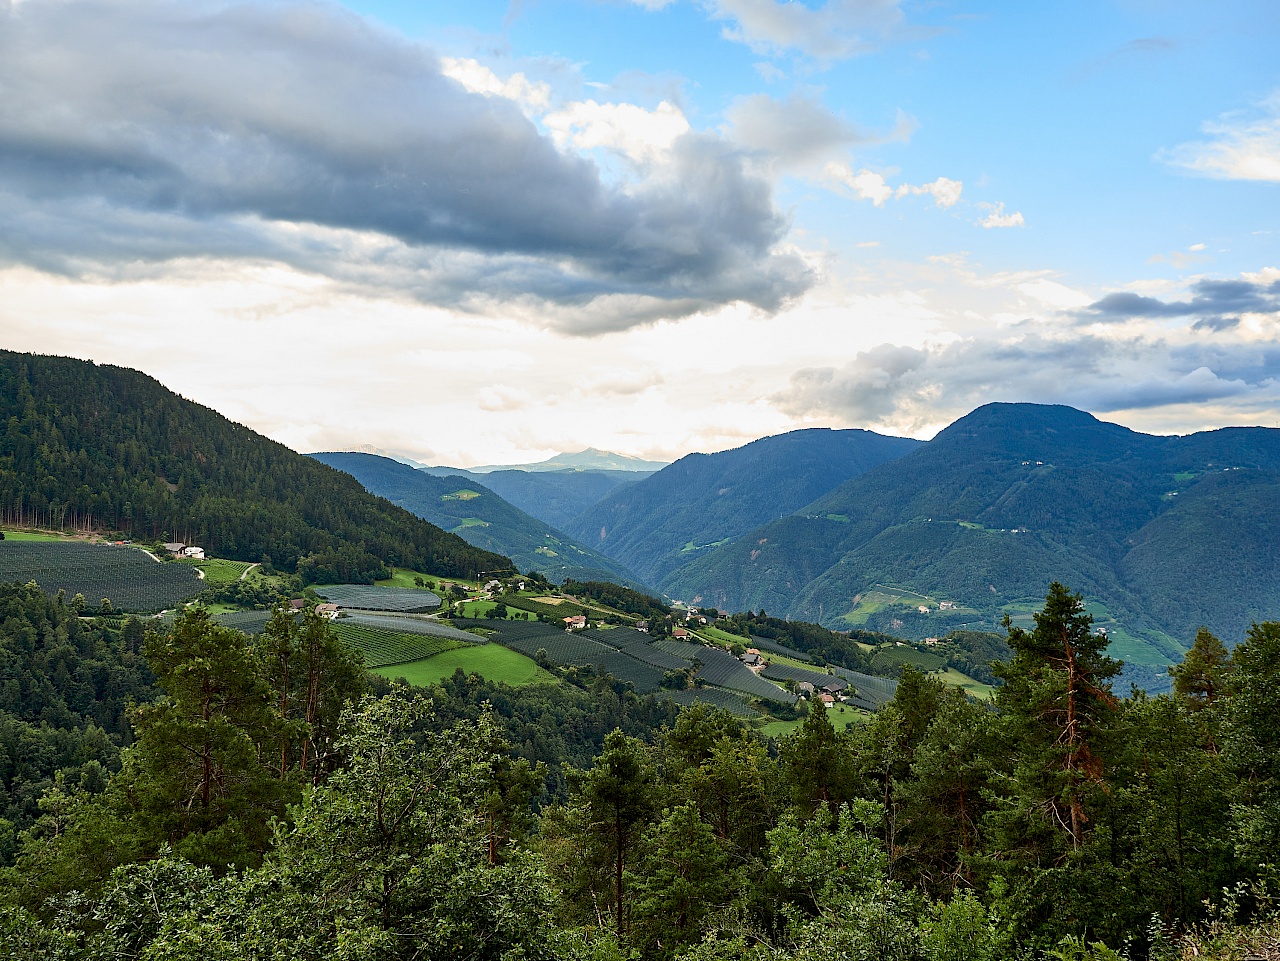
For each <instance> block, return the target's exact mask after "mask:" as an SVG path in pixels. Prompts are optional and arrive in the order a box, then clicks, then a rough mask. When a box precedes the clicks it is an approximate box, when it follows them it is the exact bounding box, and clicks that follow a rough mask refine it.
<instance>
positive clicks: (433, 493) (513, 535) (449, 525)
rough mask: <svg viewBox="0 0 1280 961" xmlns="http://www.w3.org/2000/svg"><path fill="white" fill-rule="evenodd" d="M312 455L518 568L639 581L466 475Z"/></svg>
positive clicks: (556, 576)
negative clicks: (428, 471) (504, 558)
mask: <svg viewBox="0 0 1280 961" xmlns="http://www.w3.org/2000/svg"><path fill="white" fill-rule="evenodd" d="M311 456H312V457H314V458H315V459H316V460H318V461H320V462H321V463H323V464H327V465H329V466H330V467H333V468H335V469H336V470H340V471H344V472H346V473H347V474H350V475H351V476H352V477H354V478H355V479H356V480H357V481H359V482H360V483H361V484H363V485H364V487H365V488H366V489H367V490H368V491H369V492H370V493H372V494H377V495H378V496H379V497H385V498H386V499H387V500H389V501H391V503H393V504H396V505H397V506H399V507H403V508H404V509H405V510H407V511H410V512H412V513H414V514H416V515H417V516H419V517H421V518H424V519H425V520H428V521H430V522H431V523H433V524H437V525H439V526H440V527H443V528H445V529H447V530H450V531H452V532H453V533H455V534H457V535H458V536H459V537H461V538H463V539H464V540H466V541H467V542H468V543H469V544H473V545H475V546H476V547H480V548H483V549H485V550H489V551H495V552H497V553H500V554H505V555H507V556H508V557H510V558H511V560H512V561H513V562H514V563H515V564H516V566H517V567H519V568H520V570H522V571H531V570H536V571H539V572H540V573H542V574H544V575H546V576H547V577H548V578H550V579H551V580H553V581H556V582H559V581H563V580H564V579H565V578H573V579H574V580H579V581H590V580H605V581H613V582H615V583H619V584H626V585H628V586H640V585H639V582H638V581H637V580H636V578H635V576H634V575H633V574H631V573H630V572H629V571H627V570H626V569H625V568H624V567H623V566H622V565H620V564H618V563H617V562H616V561H613V560H610V559H609V558H607V557H605V556H603V555H601V554H597V553H596V552H595V551H592V550H589V549H588V548H585V547H583V546H582V545H581V544H578V543H576V542H574V541H573V540H571V539H570V538H569V537H567V536H566V535H564V534H562V533H560V531H558V530H555V529H554V528H552V527H551V526H549V525H548V524H545V523H543V522H542V521H540V520H538V519H537V518H535V517H531V516H530V515H528V514H526V513H525V512H524V511H522V510H520V509H519V508H517V507H515V506H513V505H511V504H509V503H507V501H505V500H503V499H502V498H501V497H499V496H498V495H497V494H495V493H494V492H493V491H492V490H490V489H489V488H487V487H485V486H484V485H482V484H479V483H477V482H476V481H474V480H472V479H471V478H468V477H460V476H452V477H436V476H435V475H433V474H428V473H425V472H424V471H420V470H415V469H414V468H412V467H409V466H407V465H405V464H401V463H399V462H398V461H395V460H392V459H390V458H388V457H378V456H375V455H373V454H364V453H336V452H335V453H319V454H312V455H311Z"/></svg>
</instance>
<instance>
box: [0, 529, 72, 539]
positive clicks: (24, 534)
mask: <svg viewBox="0 0 1280 961" xmlns="http://www.w3.org/2000/svg"><path fill="white" fill-rule="evenodd" d="M4 539H5V540H7V541H65V540H69V538H67V537H64V536H63V535H61V534H46V533H45V532H44V531H5V532H4Z"/></svg>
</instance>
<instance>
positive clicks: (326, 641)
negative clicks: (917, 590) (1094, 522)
mask: <svg viewBox="0 0 1280 961" xmlns="http://www.w3.org/2000/svg"><path fill="white" fill-rule="evenodd" d="M18 590H21V589H18ZM6 630H7V628H6ZM1006 631H1007V645H1008V649H1009V652H1010V655H1009V657H1008V658H1007V659H1006V660H1004V661H1002V662H999V663H998V664H996V665H995V666H994V668H993V670H994V673H995V674H996V675H997V676H998V678H999V679H1000V680H1001V682H1002V683H1001V685H1000V687H999V689H998V691H997V694H996V699H995V702H994V704H992V705H987V704H980V703H977V702H974V701H972V700H970V699H968V698H967V697H966V696H965V695H963V694H962V693H961V692H959V691H957V690H955V689H950V688H945V687H943V686H942V685H941V684H940V683H939V682H938V681H937V680H936V679H935V678H932V677H929V676H926V675H923V674H920V673H919V672H917V671H914V670H913V669H911V668H909V667H908V668H905V669H904V671H903V674H902V676H901V678H900V682H899V686H898V690H897V694H896V696H895V698H894V700H893V701H892V702H891V703H889V704H888V705H886V706H885V707H884V708H883V709H882V710H881V711H880V712H879V713H878V714H877V715H876V716H875V717H874V719H873V720H871V721H870V722H868V723H866V724H865V725H861V726H859V725H851V726H845V727H841V728H838V727H837V726H836V725H835V724H833V722H832V719H833V717H838V716H839V715H831V714H829V713H827V712H826V711H825V710H823V709H822V707H821V706H820V705H817V704H815V705H814V707H813V708H812V709H811V710H810V711H809V712H808V714H807V716H806V717H805V719H804V721H803V723H802V725H801V726H800V727H799V729H798V730H797V732H796V733H795V734H794V735H792V736H790V737H788V738H784V739H782V740H780V741H776V742H775V741H772V740H769V739H764V738H761V737H760V736H759V735H758V734H757V733H756V732H755V731H753V730H752V729H751V728H750V727H747V726H744V725H743V724H742V723H741V722H740V721H738V720H736V719H735V718H733V717H732V716H730V715H728V714H726V713H724V712H719V711H715V710H711V709H708V708H705V707H702V706H698V707H695V708H693V709H689V710H685V711H681V712H680V713H679V714H671V713H667V714H665V715H663V714H662V712H661V710H660V709H658V708H656V707H655V706H654V702H652V701H651V700H650V699H639V698H636V697H635V695H634V694H633V693H632V692H629V691H627V690H626V689H625V687H623V686H620V685H618V686H614V685H613V684H611V682H610V679H608V678H600V679H596V681H595V682H594V683H595V684H596V685H597V687H596V689H595V690H592V691H583V692H578V693H577V694H576V695H575V694H574V693H573V692H572V691H566V690H564V689H558V688H557V689H551V688H548V689H542V690H540V689H533V690H532V691H531V692H529V693H528V694H526V693H524V692H519V691H513V690H512V689H510V688H504V687H501V686H497V685H489V684H487V683H485V682H483V681H481V680H480V679H478V678H474V677H466V676H465V675H462V674H461V673H459V674H458V675H455V676H454V677H453V678H451V679H449V680H447V681H446V682H445V683H443V684H441V685H438V686H435V687H433V688H430V689H428V690H425V691H423V690H409V689H406V688H401V687H391V686H389V685H387V684H386V683H385V682H383V683H381V684H380V685H376V686H372V685H370V683H369V681H368V679H367V677H366V676H365V675H364V674H363V673H362V672H361V671H360V665H359V663H358V660H356V659H355V658H354V657H353V655H351V654H350V653H348V652H346V651H345V650H344V649H342V648H341V647H340V645H337V644H336V643H335V642H334V641H333V639H332V637H331V636H330V635H329V633H328V628H327V625H325V624H324V623H323V622H321V621H319V620H317V619H314V618H303V619H295V618H292V617H289V616H287V615H285V614H283V613H281V614H278V615H277V616H276V617H275V618H274V619H273V621H272V623H271V625H270V627H269V628H268V631H267V633H266V635H264V637H263V638H262V639H261V640H259V641H252V640H250V639H248V638H245V637H244V636H243V635H237V634H236V633H235V632H232V631H228V630H227V629H225V628H221V627H219V626H217V625H216V624H215V623H213V622H211V621H210V620H209V619H208V618H207V617H206V616H204V615H203V614H201V613H199V612H189V613H187V614H184V615H183V616H182V617H180V618H179V620H178V621H177V623H176V624H175V625H174V627H173V629H172V630H171V631H170V632H168V633H164V634H161V633H151V634H147V635H145V637H144V639H143V644H142V655H143V657H144V658H145V660H146V662H147V664H148V665H149V669H150V670H151V671H152V672H153V673H154V675H155V677H156V679H157V683H158V685H159V693H160V696H159V697H158V699H156V700H153V701H150V702H149V703H146V704H144V705H142V706H141V707H140V708H138V709H136V710H135V711H133V712H132V713H131V714H129V720H130V725H131V728H132V732H133V733H132V742H131V743H130V744H129V745H128V746H127V747H124V748H123V749H121V750H120V752H119V762H118V764H117V765H116V766H115V768H114V769H113V773H111V774H110V776H109V777H108V778H107V779H106V783H105V784H89V785H85V784H79V783H78V784H72V783H70V780H69V779H66V778H64V779H62V780H61V781H58V780H56V779H55V783H54V784H52V785H51V786H50V787H49V788H48V790H46V791H45V793H44V794H43V796H42V797H41V799H40V802H39V809H40V815H39V817H38V818H37V819H35V820H34V821H33V822H31V823H30V825H29V826H28V827H27V828H26V829H25V830H23V831H22V832H20V835H19V837H18V838H17V842H16V850H15V854H14V857H13V859H12V866H11V867H9V868H8V869H6V872H5V875H4V878H3V885H0V904H2V905H3V907H2V908H0V944H2V945H3V946H4V947H5V948H7V949H8V950H9V951H10V953H11V954H14V956H20V957H27V956H29V957H36V956H41V957H49V958H68V959H71V958H75V959H87V958H97V957H139V958H154V959H159V958H166V959H170V958H254V959H257V958H279V959H285V958H289V959H309V958H315V959H320V958H326V959H327V958H344V959H353V961H355V959H361V961H363V959H370V961H372V959H375V958H377V959H383V958H393V959H401V958H403V959H410V958H441V959H444V958H459V957H468V958H493V959H499V958H506V959H514V958H530V959H532V958H565V959H601V961H603V959H621V958H624V957H637V958H641V959H676V958H680V959H687V961H719V959H725V961H728V959H731V958H732V959H738V958H747V959H754V961H766V959H767V961H782V959H804V961H826V959H831V961H835V959H837V958H840V959H864V958H865V959H882V958H887V959H898V961H952V959H956V961H958V959H976V961H983V959H992V961H994V959H1004V958H1025V959H1032V958H1057V959H1081V961H1084V959H1119V958H1120V957H1122V956H1123V957H1128V958H1151V959H1173V958H1183V957H1192V956H1197V957H1219V958H1223V959H1225V958H1227V957H1237V956H1240V955H1241V954H1242V953H1243V952H1244V951H1245V950H1247V949H1254V950H1257V949H1258V948H1259V947H1261V946H1262V944H1263V942H1264V941H1265V940H1266V939H1267V938H1271V939H1272V941H1271V942H1270V943H1272V944H1274V943H1275V941H1274V938H1275V937H1276V931H1277V928H1276V926H1275V921H1274V915H1273V914H1272V913H1271V911H1272V901H1271V897H1272V895H1271V894H1270V892H1272V891H1273V890H1274V888H1273V885H1274V881H1275V878H1274V871H1275V868H1274V865H1273V861H1274V853H1275V851H1276V850H1277V849H1278V848H1277V842H1280V780H1277V778H1278V777H1280V769H1278V765H1280V726H1278V725H1277V724H1276V720H1277V719H1278V718H1280V703H1278V702H1280V685H1277V683H1276V682H1277V680H1280V677H1278V675H1280V624H1275V623H1264V624H1259V625H1255V626H1254V628H1253V629H1252V630H1251V631H1250V632H1249V635H1248V636H1247V638H1245V639H1243V640H1242V642H1241V643H1239V644H1238V645H1237V646H1236V647H1235V649H1234V651H1231V652H1228V651H1227V649H1226V648H1225V646H1224V645H1223V644H1222V643H1221V642H1220V641H1219V640H1218V639H1217V638H1215V637H1214V636H1213V635H1212V634H1210V633H1209V632H1207V631H1202V632H1201V633H1200V634H1199V635H1198V636H1197V637H1196V639H1195V643H1194V645H1193V646H1192V648H1191V651H1190V653H1189V654H1188V655H1187V657H1186V658H1185V659H1184V661H1183V663H1182V664H1181V665H1179V666H1178V667H1176V668H1175V669H1174V670H1173V674H1174V678H1173V679H1174V690H1173V692H1172V693H1170V694H1168V695H1162V696H1159V697H1147V696H1145V695H1142V694H1140V693H1137V692H1133V691H1131V692H1129V693H1128V694H1127V695H1125V694H1123V693H1122V692H1116V691H1114V690H1113V689H1112V683H1111V682H1112V680H1113V678H1114V677H1115V676H1116V674H1117V673H1118V671H1119V666H1120V665H1119V663H1118V662H1117V661H1115V660H1113V659H1111V658H1110V657H1108V656H1107V653H1106V643H1107V642H1106V638H1105V635H1102V634H1099V633H1095V632H1093V630H1092V626H1091V622H1090V619H1089V617H1088V615H1086V614H1085V613H1084V605H1083V602H1082V600H1081V598H1080V597H1079V596H1078V595H1074V594H1072V593H1071V592H1070V591H1068V590H1067V589H1066V588H1064V587H1062V586H1061V585H1058V584H1054V585H1053V586H1052V587H1051V589H1050V591H1049V594H1048V596H1047V598H1046V601H1045V605H1044V608H1043V610H1042V611H1041V612H1040V613H1039V614H1037V616H1036V618H1035V627H1034V629H1030V630H1023V629H1019V628H1015V627H1012V626H1011V625H1010V626H1007V628H1006ZM553 690H554V691H557V692H558V693H552V691H553ZM577 696H581V697H582V698H584V699H585V698H588V697H589V698H598V699H599V703H600V704H601V705H602V709H603V710H604V712H605V714H606V717H605V719H604V721H605V723H606V724H610V723H614V722H616V724H614V728H613V729H611V730H608V731H606V730H605V729H604V727H603V726H597V728H596V729H595V731H594V733H593V734H592V735H590V736H587V737H584V739H583V740H582V741H581V742H578V743H574V744H570V743H569V742H568V741H560V742H557V741H556V739H557V738H564V737H566V734H565V731H564V729H568V728H573V727H574V726H575V725H576V724H578V723H579V722H584V721H585V718H586V717H587V716H588V715H586V714H582V715H578V716H576V717H575V716H573V715H572V712H573V711H574V710H580V709H582V708H583V707H584V706H585V705H586V703H587V702H586V701H585V700H583V701H581V702H578V701H575V700H574V698H575V697H577ZM662 710H665V709H662ZM540 736H541V737H542V738H543V743H542V744H541V745H539V744H538V743H537V742H538V738H539V737H540ZM593 738H594V743H589V742H591V741H592V740H593ZM540 751H541V752H544V755H545V756H553V755H554V754H555V753H556V752H560V753H561V755H562V756H560V757H558V758H555V757H553V759H555V760H558V761H559V764H560V766H559V771H558V774H557V783H556V784H555V785H554V786H551V785H550V784H549V782H550V781H551V778H550V776H549V775H550V774H551V767H550V764H549V763H548V761H547V760H545V759H543V758H541V757H537V756H533V755H537V754H538V753H539V752H540ZM548 751H549V752H550V754H546V753H545V752H548ZM563 755H569V757H565V756H563ZM1193 951H1194V952H1195V953H1194V954H1193V953H1192V952H1193ZM23 952H26V953H25V954H24V953H23Z"/></svg>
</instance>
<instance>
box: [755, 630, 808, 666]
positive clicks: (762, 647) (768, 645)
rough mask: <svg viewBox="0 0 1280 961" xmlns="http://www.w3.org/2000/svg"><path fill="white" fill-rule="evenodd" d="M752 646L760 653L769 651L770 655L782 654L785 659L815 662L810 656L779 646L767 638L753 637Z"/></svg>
mask: <svg viewBox="0 0 1280 961" xmlns="http://www.w3.org/2000/svg"><path fill="white" fill-rule="evenodd" d="M751 646H752V647H754V648H755V649H756V650H758V651H768V652H769V653H770V654H781V655H782V656H783V657H792V658H795V659H796V660H797V661H812V660H813V658H811V657H810V656H809V655H808V654H805V653H803V652H801V651H797V650H794V649H792V648H790V647H787V646H786V645H784V644H779V643H778V642H777V641H771V640H769V638H767V637H757V636H756V635H755V634H752V635H751Z"/></svg>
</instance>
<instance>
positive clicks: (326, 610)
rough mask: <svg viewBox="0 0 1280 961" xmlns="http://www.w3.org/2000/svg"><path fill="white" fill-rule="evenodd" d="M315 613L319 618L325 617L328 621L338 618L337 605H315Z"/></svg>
mask: <svg viewBox="0 0 1280 961" xmlns="http://www.w3.org/2000/svg"><path fill="white" fill-rule="evenodd" d="M316 613H317V614H318V615H320V616H321V617H327V618H329V620H331V621H332V620H334V619H336V618H337V616H338V605H337V604H317V605H316Z"/></svg>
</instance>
